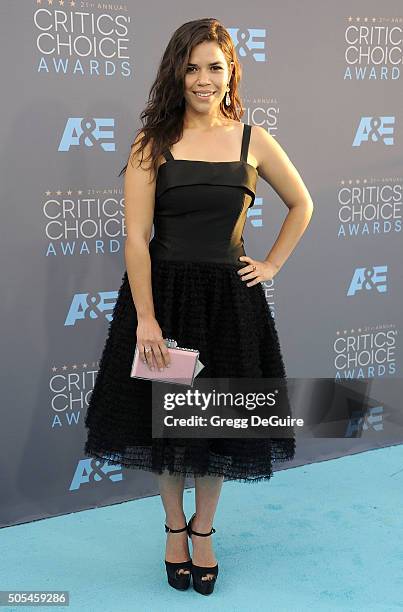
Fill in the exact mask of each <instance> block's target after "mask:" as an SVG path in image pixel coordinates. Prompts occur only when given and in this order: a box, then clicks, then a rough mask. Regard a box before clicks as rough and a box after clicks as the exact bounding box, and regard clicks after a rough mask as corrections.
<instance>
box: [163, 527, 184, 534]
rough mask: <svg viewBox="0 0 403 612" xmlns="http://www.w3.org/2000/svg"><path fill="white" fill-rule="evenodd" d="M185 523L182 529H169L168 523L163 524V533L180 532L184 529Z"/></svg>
mask: <svg viewBox="0 0 403 612" xmlns="http://www.w3.org/2000/svg"><path fill="white" fill-rule="evenodd" d="M186 529H187V525H185V526H184V527H183V528H182V529H171V528H170V527H168V525H165V533H167V532H168V531H170V532H171V533H180V532H181V531H186Z"/></svg>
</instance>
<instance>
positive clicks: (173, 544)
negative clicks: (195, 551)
mask: <svg viewBox="0 0 403 612" xmlns="http://www.w3.org/2000/svg"><path fill="white" fill-rule="evenodd" d="M165 522H166V524H167V525H168V526H169V527H170V528H171V529H181V528H182V527H184V526H185V525H186V517H185V515H183V518H182V519H172V518H171V519H168V518H167V519H166V521H165ZM189 559H190V553H189V544H188V535H187V532H186V530H185V531H182V532H181V533H171V532H170V531H168V532H167V540H166V547H165V560H166V561H168V562H170V563H181V562H182V561H188V560H189ZM178 573H179V574H190V570H188V569H180V570H179V571H178Z"/></svg>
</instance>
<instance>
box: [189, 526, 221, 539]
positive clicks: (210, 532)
mask: <svg viewBox="0 0 403 612" xmlns="http://www.w3.org/2000/svg"><path fill="white" fill-rule="evenodd" d="M189 530H190V533H191V534H192V535H197V536H202V537H203V538H204V537H207V536H210V535H212V534H213V533H215V529H214V527H212V528H211V531H209V532H208V533H199V532H198V531H193V529H192V528H191V527H189Z"/></svg>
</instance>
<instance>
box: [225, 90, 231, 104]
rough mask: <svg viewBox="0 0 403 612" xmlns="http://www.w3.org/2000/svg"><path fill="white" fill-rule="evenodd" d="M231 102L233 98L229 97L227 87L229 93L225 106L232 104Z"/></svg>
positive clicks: (226, 96)
mask: <svg viewBox="0 0 403 612" xmlns="http://www.w3.org/2000/svg"><path fill="white" fill-rule="evenodd" d="M230 104H231V98H230V97H229V87H228V89H227V93H226V95H225V106H230Z"/></svg>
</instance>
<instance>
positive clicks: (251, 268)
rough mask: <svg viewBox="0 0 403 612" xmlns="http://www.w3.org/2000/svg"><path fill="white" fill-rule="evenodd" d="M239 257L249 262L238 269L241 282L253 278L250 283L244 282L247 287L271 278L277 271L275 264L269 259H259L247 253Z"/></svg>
mask: <svg viewBox="0 0 403 612" xmlns="http://www.w3.org/2000/svg"><path fill="white" fill-rule="evenodd" d="M239 259H240V260H241V261H246V262H247V263H248V264H249V265H248V266H244V267H243V268H241V269H240V270H238V274H239V276H240V277H241V280H242V282H245V281H247V280H250V279H253V280H252V281H251V282H250V283H246V286H247V287H252V286H253V285H257V283H262V282H263V281H266V280H271V279H272V278H273V277H274V276H275V274H276V272H277V268H276V266H275V265H274V264H272V263H270V262H269V261H259V260H258V259H252V257H248V256H247V255H242V256H241V257H240V258H239Z"/></svg>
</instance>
